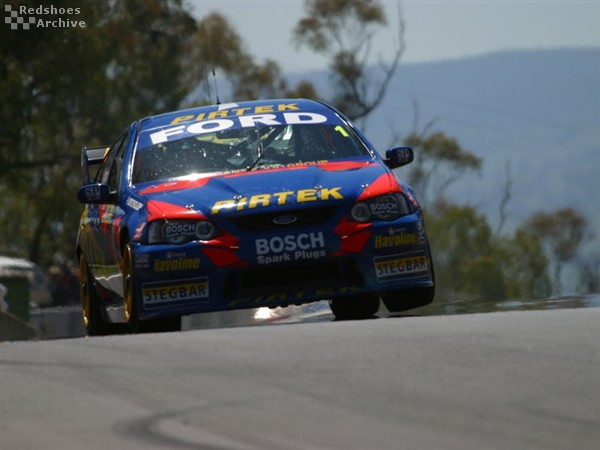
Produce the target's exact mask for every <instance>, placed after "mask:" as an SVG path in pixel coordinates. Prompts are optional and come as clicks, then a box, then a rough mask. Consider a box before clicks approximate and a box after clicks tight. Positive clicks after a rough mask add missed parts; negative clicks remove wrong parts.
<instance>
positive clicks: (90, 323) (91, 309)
mask: <svg viewBox="0 0 600 450" xmlns="http://www.w3.org/2000/svg"><path fill="white" fill-rule="evenodd" d="M79 298H80V300H81V315H82V318H83V325H84V326H85V328H86V330H87V334H88V336H106V335H109V334H115V333H119V332H121V331H122V330H121V329H120V327H119V325H118V324H113V323H110V321H109V320H108V318H107V317H106V314H105V312H104V309H103V308H102V303H101V300H100V296H99V295H98V292H97V291H96V288H95V287H94V280H93V279H92V277H91V274H90V270H89V268H88V265H87V262H86V260H85V256H83V254H81V255H80V256H79Z"/></svg>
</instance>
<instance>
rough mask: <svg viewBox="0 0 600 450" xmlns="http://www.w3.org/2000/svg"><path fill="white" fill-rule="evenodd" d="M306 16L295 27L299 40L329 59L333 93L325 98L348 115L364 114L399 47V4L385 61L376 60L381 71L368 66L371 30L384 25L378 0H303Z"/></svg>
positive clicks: (383, 85) (377, 99) (378, 96)
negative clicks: (388, 57) (389, 55)
mask: <svg viewBox="0 0 600 450" xmlns="http://www.w3.org/2000/svg"><path fill="white" fill-rule="evenodd" d="M305 10H306V17H304V18H302V19H301V20H300V21H299V22H298V24H297V25H296V28H295V29H294V40H295V42H296V44H297V45H298V46H301V45H306V46H307V47H309V48H310V49H312V50H314V51H315V52H318V53H321V54H324V55H326V56H327V57H328V58H329V59H330V61H331V63H330V70H331V78H332V81H333V83H332V84H333V86H334V93H333V98H331V99H329V101H330V102H331V103H332V104H334V105H335V106H336V107H338V108H339V109H340V110H341V111H342V112H343V113H344V114H346V115H347V116H348V117H349V118H350V119H351V120H359V119H363V118H365V117H366V116H368V115H369V114H370V113H371V112H372V111H373V110H374V109H375V108H376V107H377V106H378V105H379V104H380V103H381V101H382V100H383V98H384V95H385V93H386V91H387V87H388V85H389V83H390V81H391V79H392V76H393V75H394V73H395V71H396V67H397V65H398V63H399V61H400V58H401V56H402V53H403V52H404V48H405V43H404V21H403V18H402V14H401V11H400V10H398V30H397V31H398V35H397V38H396V39H395V41H394V42H393V44H394V47H395V49H394V55H393V57H392V62H391V63H390V64H383V63H380V65H379V68H380V74H381V75H380V76H379V77H376V76H375V74H374V72H373V71H371V70H369V67H368V64H369V58H370V56H371V45H372V42H373V38H374V36H375V33H376V32H377V31H378V30H380V29H381V27H385V26H387V19H386V16H385V13H384V10H383V7H382V5H381V3H380V2H379V1H364V0H328V1H318V0H306V1H305Z"/></svg>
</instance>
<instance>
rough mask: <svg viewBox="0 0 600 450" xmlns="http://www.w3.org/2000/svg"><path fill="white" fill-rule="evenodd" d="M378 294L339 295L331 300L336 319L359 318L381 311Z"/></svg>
mask: <svg viewBox="0 0 600 450" xmlns="http://www.w3.org/2000/svg"><path fill="white" fill-rule="evenodd" d="M379 304H380V298H379V295H378V294H367V295H355V296H351V297H338V298H334V299H332V300H330V301H329V307H330V308H331V312H332V313H333V315H334V316H335V319H336V320H359V319H368V318H370V317H373V316H374V315H375V314H377V311H379Z"/></svg>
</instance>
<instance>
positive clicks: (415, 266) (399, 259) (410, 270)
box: [373, 254, 429, 281]
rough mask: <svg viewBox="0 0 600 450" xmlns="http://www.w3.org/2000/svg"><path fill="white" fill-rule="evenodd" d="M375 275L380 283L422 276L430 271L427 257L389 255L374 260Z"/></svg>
mask: <svg viewBox="0 0 600 450" xmlns="http://www.w3.org/2000/svg"><path fill="white" fill-rule="evenodd" d="M373 264H374V265H375V273H376V275H377V279H378V280H379V281H387V280H390V279H393V278H400V277H406V276H410V275H420V274H423V273H427V272H428V271H429V262H428V260H427V257H426V256H425V255H406V254H404V255H388V256H379V257H375V258H373Z"/></svg>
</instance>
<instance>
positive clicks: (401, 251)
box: [132, 211, 433, 319]
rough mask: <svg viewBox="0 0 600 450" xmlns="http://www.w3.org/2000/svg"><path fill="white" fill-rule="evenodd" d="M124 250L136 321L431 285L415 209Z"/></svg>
mask: <svg viewBox="0 0 600 450" xmlns="http://www.w3.org/2000/svg"><path fill="white" fill-rule="evenodd" d="M132 252H133V272H134V274H133V275H134V276H133V278H134V283H135V288H136V292H137V299H138V302H139V311H140V317H141V318H143V319H150V318H156V317H162V316H170V315H187V314H195V313H200V312H210V311H224V310H231V309H243V308H256V307H261V306H273V307H274V306H287V305H290V304H301V303H307V302H311V301H319V300H324V299H332V298H335V297H341V296H351V295H360V294H363V293H368V292H383V291H388V290H397V289H408V288H415V287H429V286H432V285H433V278H432V263H431V261H430V252H429V246H428V242H427V237H426V234H425V229H424V226H423V222H422V217H421V212H420V211H417V212H415V213H414V214H410V215H407V216H404V217H401V218H400V219H398V220H396V221H393V222H374V223H370V224H362V225H361V224H355V223H340V224H338V226H336V227H335V228H332V229H318V228H314V229H304V230H289V229H286V231H285V232H281V231H280V232H278V233H275V232H270V233H261V232H260V231H256V232H254V233H248V234H246V235H244V236H242V237H236V238H233V239H232V237H231V236H229V237H228V238H227V239H223V240H221V241H219V240H215V241H211V242H210V243H201V242H197V241H195V242H189V243H187V244H183V245H177V246H173V245H143V244H134V245H133V247H132Z"/></svg>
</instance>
